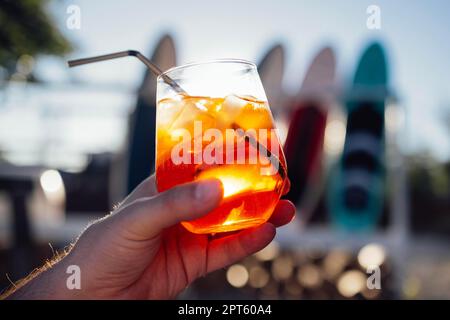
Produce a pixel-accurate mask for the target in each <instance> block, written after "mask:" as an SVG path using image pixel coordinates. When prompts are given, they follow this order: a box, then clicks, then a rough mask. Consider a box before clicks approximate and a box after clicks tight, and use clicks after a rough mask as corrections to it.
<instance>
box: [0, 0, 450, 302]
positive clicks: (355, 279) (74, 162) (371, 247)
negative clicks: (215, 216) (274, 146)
mask: <svg viewBox="0 0 450 320" xmlns="http://www.w3.org/2000/svg"><path fill="white" fill-rule="evenodd" d="M449 21H450V3H449V2H448V1H445V0H441V1H440V0H433V1H427V2H424V1H406V0H398V1H387V0H386V1H383V0H378V1H372V0H370V1H365V0H361V1H357V0H343V1H339V2H337V1H312V0H298V1H287V0H286V1H277V2H276V3H275V2H274V1H244V2H243V1H227V2H217V1H215V2H213V1H203V0H199V1H190V2H188V1H171V2H164V1H140V0H128V1H114V2H112V1H95V2H93V1H76V0H72V1H69V0H67V1H66V0H64V1H45V0H23V1H20V2H19V1H9V0H2V1H1V2H0V290H1V289H3V288H6V287H8V286H9V284H10V281H16V280H18V279H20V278H21V277H23V276H25V275H26V274H28V273H29V272H30V271H31V270H32V269H33V268H36V267H38V266H40V265H41V264H42V263H43V261H45V259H50V258H51V257H52V256H53V255H54V252H55V251H58V250H61V249H62V248H64V247H65V246H67V245H68V244H69V243H70V242H71V241H73V240H74V239H75V238H76V236H77V234H79V232H81V231H82V230H83V229H84V228H85V226H86V225H87V224H88V223H89V221H92V220H94V219H96V218H98V217H101V216H103V215H104V214H106V213H108V212H109V211H110V210H111V208H112V207H113V205H114V204H115V203H117V202H118V201H119V200H120V199H121V198H122V197H123V196H124V195H126V193H127V191H128V190H130V189H131V188H132V187H133V186H134V185H135V184H136V183H137V182H139V180H140V179H142V177H144V176H146V175H148V174H150V173H151V172H152V170H153V169H152V166H153V163H152V161H154V153H153V152H154V151H153V150H154V132H153V131H154V110H155V86H156V82H155V79H154V78H153V77H152V76H150V75H149V74H148V73H147V72H146V70H145V67H144V66H143V65H142V64H141V63H139V62H137V61H135V60H133V59H132V58H126V59H121V60H115V61H111V62H104V63H98V64H92V65H89V66H83V67H79V68H74V69H69V68H68V67H67V60H70V59H75V58H83V57H88V56H94V55H99V54H105V53H110V52H115V51H122V50H126V49H135V50H139V51H141V52H142V53H144V54H145V55H147V56H148V57H153V59H154V60H155V61H156V62H157V63H159V64H160V65H161V66H162V67H163V69H167V68H169V67H171V66H173V65H181V64H185V63H188V62H193V61H201V60H208V59H217V58H240V59H246V60H250V61H253V62H255V63H257V64H258V63H259V67H260V74H261V78H262V80H263V85H264V87H265V89H266V92H267V95H268V99H269V103H270V105H271V108H272V112H273V114H274V117H275V120H276V122H277V127H278V128H279V130H280V136H281V139H282V141H283V142H285V141H287V142H289V137H290V135H291V136H294V137H295V136H296V135H297V136H298V135H299V134H301V133H302V132H303V133H304V132H305V131H302V130H303V129H304V130H309V129H311V128H314V130H318V131H317V132H316V133H315V134H313V136H314V137H315V138H311V139H309V140H308V139H306V140H305V139H303V140H302V142H298V143H300V144H299V145H297V147H298V148H297V149H296V148H295V146H294V147H293V149H292V147H291V148H290V151H289V154H291V156H292V155H294V156H292V157H293V159H294V160H292V161H293V162H292V163H290V160H289V155H288V154H287V157H288V166H289V171H295V170H291V169H292V168H297V167H299V168H300V167H302V166H303V167H305V168H307V169H305V172H306V173H304V174H305V175H306V176H305V177H306V178H304V179H302V182H301V183H302V188H303V189H304V190H301V196H299V195H297V196H296V197H294V198H293V199H294V201H295V203H296V205H297V218H296V219H295V220H294V221H293V222H292V223H291V224H290V225H289V226H287V227H284V228H282V229H280V231H279V232H278V235H277V238H276V239H275V241H274V242H273V243H272V244H271V245H270V246H269V247H267V248H266V249H264V250H263V251H261V252H259V253H258V254H256V255H254V256H252V257H249V258H247V259H245V260H244V261H242V262H240V263H239V264H236V265H233V266H231V267H230V268H227V269H226V270H220V271H217V272H215V273H213V274H211V275H208V276H206V277H205V278H202V279H200V280H199V281H197V282H196V283H195V284H194V285H193V286H191V287H190V288H189V289H188V290H186V292H185V293H183V296H182V297H184V298H257V299H264V298H270V299H343V298H346V299H347V298H348V299H417V298H425V299H431V298H447V299H448V298H450V251H449V250H448V246H449V244H450V139H449V134H450V90H449V89H450V88H449V84H450V72H449V71H450V61H449V60H448V57H449V56H450V43H449V42H448V41H446V40H445V39H449V38H450V28H449ZM374 42H376V43H378V45H379V46H380V47H381V48H382V52H383V54H384V56H385V61H386V65H387V70H388V74H389V76H388V81H387V83H386V86H385V89H386V92H387V94H385V95H382V99H380V97H379V96H377V97H378V98H377V99H378V100H377V101H382V103H383V104H382V105H383V109H381V110H382V113H383V117H382V118H380V119H381V120H379V121H380V125H381V127H382V130H383V133H382V134H379V135H376V134H375V135H374V137H373V138H374V139H375V140H376V141H377V143H378V145H379V147H380V148H381V149H382V151H383V152H381V153H379V154H378V158H377V159H376V161H377V163H379V165H378V167H379V168H380V170H379V171H375V173H374V171H371V173H370V174H372V175H373V176H375V175H376V176H377V179H378V180H380V181H382V182H381V187H380V188H378V189H379V190H380V191H379V192H378V193H377V196H375V198H376V201H377V202H378V207H379V208H380V209H378V210H376V209H373V210H374V211H373V210H372V211H373V212H372V213H369V215H371V216H373V217H374V218H373V219H372V220H371V222H370V223H368V224H367V225H366V226H365V227H364V228H356V229H355V228H345V221H344V222H343V221H337V222H336V215H335V214H334V213H333V212H334V211H333V210H335V207H334V204H333V201H332V200H330V199H331V198H333V192H334V191H333V190H334V189H333V187H332V186H331V185H332V183H331V182H332V181H339V179H334V180H333V177H335V176H334V172H337V171H339V170H340V169H339V168H346V165H345V161H346V160H345V159H346V157H345V152H346V150H349V149H350V147H351V146H352V145H351V143H350V141H351V139H350V138H349V137H350V134H349V133H350V131H349V128H353V127H354V126H351V125H350V119H353V118H352V117H351V111H350V109H349V108H348V104H349V101H352V99H353V98H352V97H353V96H354V95H355V92H356V95H358V94H359V93H360V92H359V91H358V90H359V89H358V88H356V87H355V86H352V83H353V82H355V77H354V74H355V72H356V70H357V68H358V65H359V62H360V60H361V56H362V55H363V52H364V51H365V50H366V49H367V47H369V46H370V45H371V44H373V43H374ZM323 48H326V49H323ZM270 49H272V50H270ZM321 50H322V51H321ZM323 50H325V52H326V55H327V56H328V57H329V62H328V63H326V62H325V63H324V64H322V65H320V61H322V60H321V59H319V58H317V57H318V56H317V54H318V53H319V52H323ZM266 54H267V55H266ZM319 56H320V54H319ZM330 57H331V58H330ZM317 61H319V62H318V65H319V67H318V69H317V68H314V67H312V65H314V64H315V63H317ZM330 61H331V62H330ZM324 68H328V69H326V70H325V71H324ZM380 68H381V67H380ZM317 70H319V71H317ZM320 70H321V71H320ZM323 74H331V76H330V77H329V78H330V79H326V80H327V81H325V82H326V86H325V85H324V83H323V81H322V82H321V79H322V77H325V76H323ZM307 75H310V76H307ZM311 79H313V80H311ZM314 79H318V80H317V81H316V86H315V87H314V94H311V92H308V94H306V93H305V91H306V90H305V88H306V89H308V90H309V89H310V87H313V85H311V83H313V82H314V81H315V80H314ZM355 88H356V89H355ZM316 89H317V90H316ZM372 89H373V90H375V89H379V88H375V89H374V88H372ZM372 89H371V88H369V89H368V90H366V91H365V90H362V91H361V92H363V93H367V91H370V90H372ZM375 91H376V90H375ZM366 98H367V97H365V98H364V99H365V100H364V99H363V100H364V101H366V100H367V99H368V98H367V99H366ZM369 100H370V99H369ZM375 100H376V99H375ZM304 108H310V109H311V108H312V109H314V110H316V111H317V110H319V113H320V116H319V117H318V118H317V117H314V116H311V115H309V116H308V115H305V114H301V112H300V113H297V114H296V113H295V112H296V111H298V110H303V111H304V110H306V109H304ZM293 114H294V115H296V116H292V115H293ZM296 117H300V118H299V119H300V120H302V121H300V120H299V122H296V123H295V124H293V122H291V120H292V119H294V118H296ZM317 119H319V120H317ZM320 119H322V120H323V130H322V131H321V130H320V123H322V122H321V121H322V120H320ZM370 119H372V118H370ZM370 119H369V120H370ZM366 120H367V119H366ZM352 121H353V120H352ZM355 121H356V120H355ZM366 122H367V121H366ZM369 122H370V121H369ZM359 123H364V121H363V122H359ZM146 124H148V125H146ZM361 126H362V127H364V125H361ZM361 126H360V127H361ZM299 128H300V129H302V130H300V129H299ZM317 128H319V129H317ZM352 130H353V129H352ZM152 132H153V133H152ZM144 136H145V137H144ZM143 137H144V138H143ZM303 137H304V135H303ZM286 139H287V140H286ZM291 141H292V140H291ZM293 141H298V140H295V139H294V140H293ZM152 143H153V144H152ZM294 144H295V142H294ZM141 146H144V147H145V149H144V148H141ZM146 146H148V148H146ZM285 147H286V148H287V145H286V146H285ZM136 150H139V152H137V151H136ZM292 150H293V151H292ZM310 150H315V151H314V152H311V151H310ZM286 151H288V150H287V149H286ZM305 154H308V155H310V154H312V155H311V157H312V158H311V159H313V160H311V161H310V162H311V163H309V164H304V163H303V164H302V163H301V161H300V160H298V159H299V158H296V157H295V155H297V156H298V155H299V156H300V159H301V158H302V157H303V158H304V157H305V156H304V155H305ZM373 156H374V157H375V156H376V155H373ZM295 159H297V160H295ZM360 160H361V159H360ZM369 160H370V159H369ZM296 161H297V162H296ZM298 161H300V163H299V162H298ZM361 161H362V162H364V161H365V160H361ZM363 167H364V165H363ZM311 168H314V170H313V169H311ZM342 170H344V169H342ZM312 171H314V174H312V173H311V172H312ZM369 171H370V170H369ZM343 172H344V171H343ZM291 180H292V178H291ZM294 180H295V179H294ZM341 180H342V179H341ZM378 180H377V181H378ZM342 181H344V182H346V180H345V175H344V178H343V180H342ZM292 183H293V184H295V181H292ZM375 189H377V188H376V187H373V188H372V187H371V185H370V183H369V186H368V190H372V191H373V190H375ZM378 189H377V190H378ZM330 190H331V191H330ZM373 192H374V193H376V192H375V191H373ZM336 210H337V209H336ZM378 211H379V212H378ZM337 220H339V217H338V218H337ZM342 224H344V228H343V227H342ZM371 266H372V267H373V266H378V267H379V268H380V269H379V270H380V274H381V288H375V289H368V288H367V286H366V279H367V278H368V277H369V276H370V275H371V274H372V273H367V268H368V267H371Z"/></svg>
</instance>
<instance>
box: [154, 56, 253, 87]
mask: <svg viewBox="0 0 450 320" xmlns="http://www.w3.org/2000/svg"><path fill="white" fill-rule="evenodd" d="M218 63H235V64H242V65H248V66H251V67H252V68H256V64H254V63H253V62H251V61H248V60H245V59H235V58H223V59H212V60H205V61H196V62H190V63H186V64H183V65H181V66H175V67H172V68H169V69H167V70H166V71H164V72H162V73H161V74H160V75H158V77H157V78H156V80H157V81H160V80H161V78H162V77H163V76H166V75H168V74H169V73H171V72H174V71H178V70H182V69H186V68H190V67H196V66H199V65H207V64H218Z"/></svg>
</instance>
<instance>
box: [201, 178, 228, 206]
mask: <svg viewBox="0 0 450 320" xmlns="http://www.w3.org/2000/svg"><path fill="white" fill-rule="evenodd" d="M221 194H222V183H221V182H220V180H217V179H212V180H204V181H201V182H199V184H198V185H197V187H196V189H195V198H196V199H197V200H200V201H202V200H208V199H212V198H215V197H219V196H220V195H221Z"/></svg>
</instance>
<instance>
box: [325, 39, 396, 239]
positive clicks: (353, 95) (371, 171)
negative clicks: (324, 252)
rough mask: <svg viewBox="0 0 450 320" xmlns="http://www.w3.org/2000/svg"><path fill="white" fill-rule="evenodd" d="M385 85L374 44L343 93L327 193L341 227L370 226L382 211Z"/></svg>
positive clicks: (382, 58) (382, 59)
mask: <svg viewBox="0 0 450 320" xmlns="http://www.w3.org/2000/svg"><path fill="white" fill-rule="evenodd" d="M387 88H388V66H387V60H386V56H385V53H384V50H383V48H382V46H381V45H380V44H379V43H373V44H371V45H370V46H369V47H368V48H367V49H366V50H365V51H364V53H363V54H362V57H361V59H360V61H359V64H358V66H357V68H356V72H355V75H354V78H353V82H352V85H351V86H350V88H349V90H348V92H347V93H346V94H345V95H344V99H343V105H344V107H345V111H346V112H347V126H346V136H345V143H344V148H343V152H342V155H341V157H340V159H339V161H338V163H337V165H336V167H335V168H334V170H333V173H332V174H331V177H330V182H329V188H328V194H327V204H328V211H329V213H330V215H331V218H332V221H333V223H334V224H335V225H337V226H338V227H340V228H343V229H347V230H352V231H356V230H368V229H373V228H374V227H375V226H376V224H377V222H378V219H379V217H380V215H381V212H382V209H383V202H384V181H385V163H384V161H385V160H384V153H385V133H384V111H385V103H386V98H387V95H388V90H387Z"/></svg>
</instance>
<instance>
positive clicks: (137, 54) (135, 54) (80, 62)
mask: <svg viewBox="0 0 450 320" xmlns="http://www.w3.org/2000/svg"><path fill="white" fill-rule="evenodd" d="M123 57H136V58H138V59H139V60H141V61H142V62H143V63H144V64H145V65H146V66H147V67H148V68H149V69H150V71H151V72H153V73H154V74H155V75H156V76H161V78H162V79H163V80H164V82H166V83H167V84H168V85H170V86H171V87H172V88H173V89H174V90H175V91H176V92H178V93H181V94H187V93H186V91H184V90H183V89H182V88H181V87H180V86H179V85H178V84H177V83H176V82H175V81H173V79H172V78H170V77H169V76H168V75H166V74H164V73H163V72H162V71H161V69H160V68H158V66H157V65H155V64H154V63H153V62H151V61H150V60H149V59H147V58H146V57H145V56H144V55H143V54H142V53H140V52H139V51H136V50H127V51H120V52H116V53H110V54H104V55H101V56H96V57H90V58H83V59H76V60H70V61H68V62H67V63H68V65H69V67H76V66H81V65H83V64H88V63H94V62H99V61H106V60H112V59H118V58H123Z"/></svg>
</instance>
